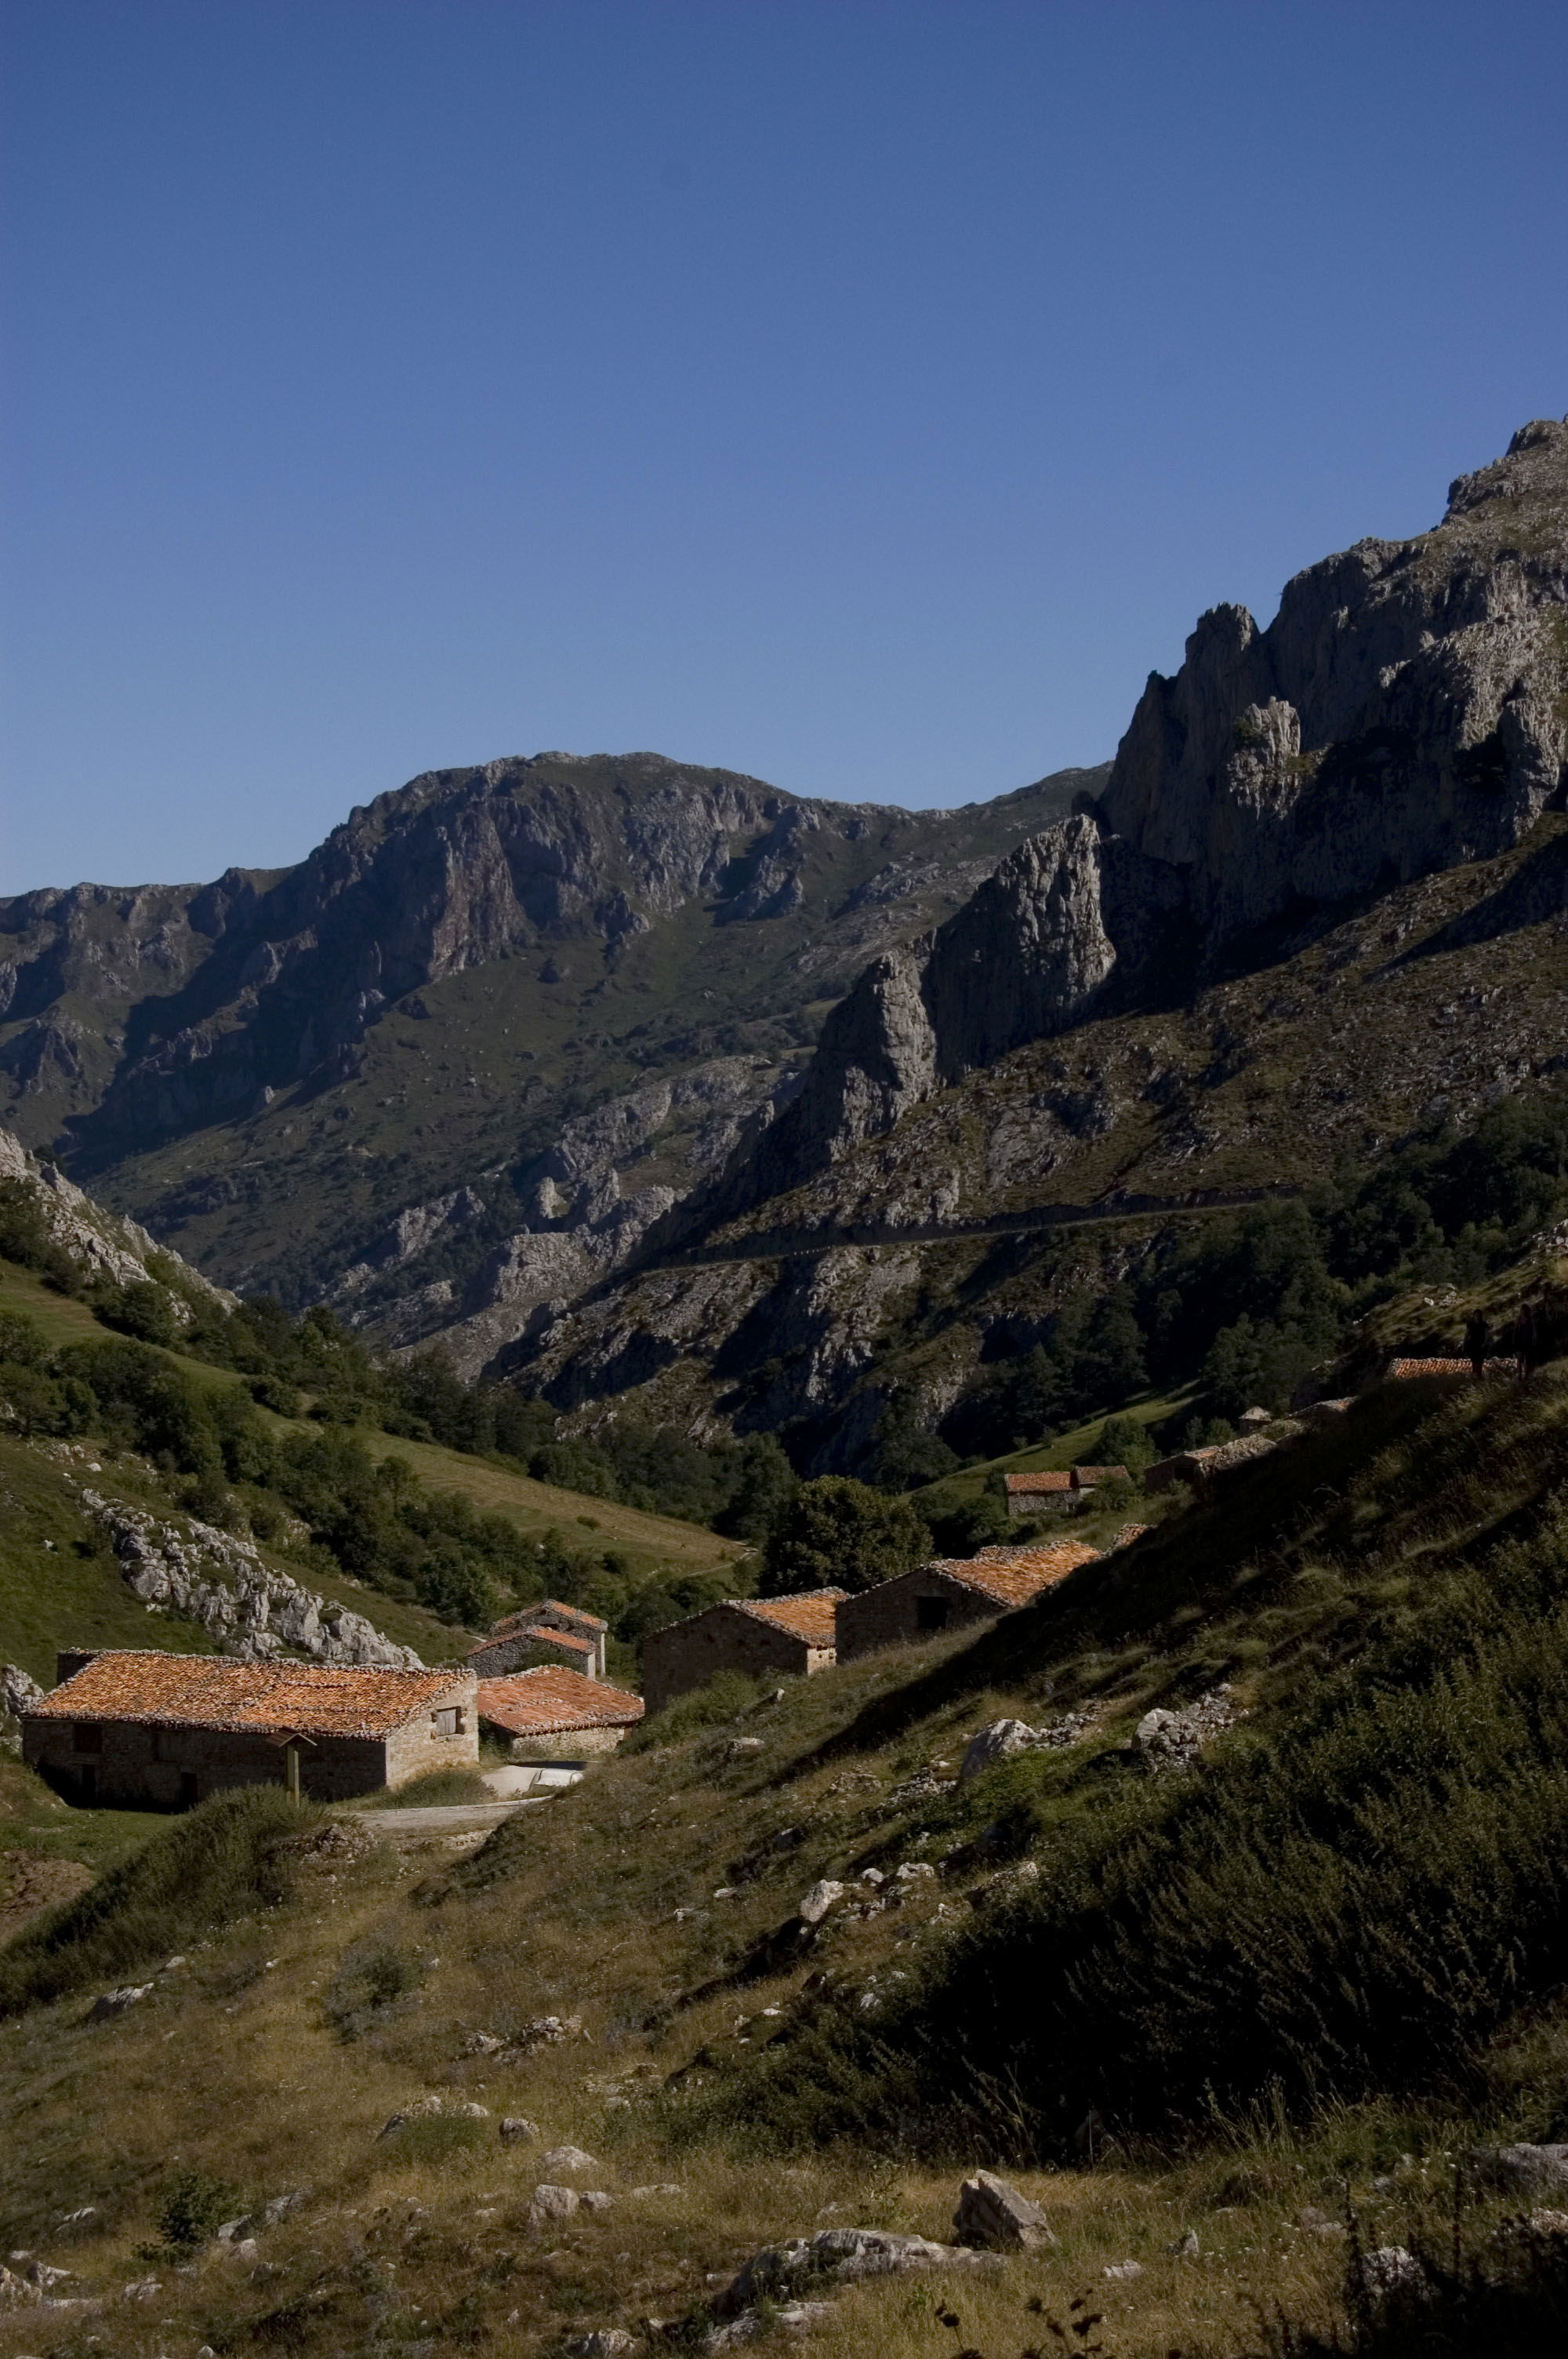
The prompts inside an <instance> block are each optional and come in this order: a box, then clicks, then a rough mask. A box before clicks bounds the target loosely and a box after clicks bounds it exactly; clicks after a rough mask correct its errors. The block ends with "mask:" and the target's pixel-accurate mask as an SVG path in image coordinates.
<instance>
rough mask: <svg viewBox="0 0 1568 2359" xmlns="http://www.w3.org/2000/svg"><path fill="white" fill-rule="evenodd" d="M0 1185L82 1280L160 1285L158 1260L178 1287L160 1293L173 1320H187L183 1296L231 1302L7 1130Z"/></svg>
mask: <svg viewBox="0 0 1568 2359" xmlns="http://www.w3.org/2000/svg"><path fill="white" fill-rule="evenodd" d="M0 1180H12V1181H14V1182H16V1184H17V1185H18V1186H19V1187H21V1188H23V1189H25V1190H26V1191H27V1195H28V1196H29V1197H30V1198H31V1200H32V1201H33V1203H34V1204H35V1205H36V1207H37V1209H38V1214H39V1217H40V1219H41V1220H42V1223H43V1225H44V1227H45V1229H46V1230H47V1231H48V1232H49V1235H50V1236H51V1237H52V1238H53V1240H54V1242H55V1244H56V1245H59V1248H60V1250H61V1251H62V1252H63V1253H64V1254H66V1255H67V1256H69V1257H70V1260H71V1261H73V1262H74V1263H75V1264H76V1266H77V1267H78V1268H79V1269H80V1270H81V1273H82V1275H83V1277H87V1278H89V1279H92V1278H107V1279H108V1280H110V1281H111V1283H112V1284H114V1285H116V1286H132V1285H138V1284H144V1283H151V1284H153V1285H155V1286H164V1285H165V1278H164V1276H163V1274H162V1273H161V1272H160V1270H159V1268H158V1262H159V1260H160V1258H161V1260H162V1262H163V1265H164V1268H165V1269H166V1270H167V1269H168V1268H170V1267H172V1269H173V1271H174V1273H175V1275H176V1277H177V1278H178V1285H176V1286H175V1287H172V1288H166V1290H167V1291H168V1295H169V1300H170V1304H171V1307H172V1309H173V1310H174V1313H175V1316H176V1318H177V1319H178V1320H180V1321H186V1320H188V1319H189V1316H190V1311H189V1300H188V1299H186V1298H189V1297H192V1296H194V1297H196V1298H201V1297H205V1298H206V1299H208V1300H209V1301H211V1302H213V1303H222V1304H223V1305H225V1306H228V1305H231V1304H232V1301H233V1299H234V1298H233V1296H232V1294H226V1293H225V1292H224V1291H223V1289H222V1288H221V1287H216V1286H212V1285H210V1284H209V1283H208V1281H207V1279H206V1278H204V1277H201V1275H200V1272H199V1271H197V1270H194V1269H192V1268H191V1267H190V1266H189V1263H187V1262H183V1261H181V1260H180V1257H179V1256H178V1254H173V1253H170V1252H168V1249H167V1247H165V1246H162V1245H159V1244H158V1243H157V1239H156V1238H154V1237H150V1236H149V1235H148V1234H147V1233H146V1229H144V1228H143V1227H142V1226H141V1225H140V1223H137V1222H135V1221H132V1220H127V1219H126V1218H124V1215H123V1214H120V1213H117V1212H106V1211H105V1210H104V1208H103V1205H102V1204H95V1203H94V1202H93V1201H92V1197H91V1196H85V1195H83V1193H82V1191H81V1189H80V1188H77V1187H74V1186H73V1185H72V1184H71V1182H70V1180H67V1179H66V1178H65V1176H64V1174H63V1173H62V1172H60V1171H58V1170H57V1169H55V1167H54V1165H53V1164H52V1163H49V1162H45V1161H42V1160H40V1158H38V1157H37V1156H33V1155H29V1154H28V1152H27V1148H26V1147H24V1146H23V1145H22V1142H21V1140H20V1139H19V1138H16V1137H14V1136H12V1134H11V1132H10V1131H8V1130H0Z"/></svg>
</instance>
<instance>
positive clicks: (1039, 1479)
mask: <svg viewBox="0 0 1568 2359" xmlns="http://www.w3.org/2000/svg"><path fill="white" fill-rule="evenodd" d="M1117 1477H1119V1478H1120V1479H1121V1481H1122V1482H1124V1483H1125V1482H1126V1480H1127V1469H1126V1467H1125V1466H1074V1467H1071V1468H1069V1469H1068V1471H1067V1472H1066V1473H1044V1474H1004V1475H1003V1476H1002V1478H1001V1479H1002V1481H1003V1483H1004V1484H1006V1485H1007V1495H1008V1497H1009V1498H1010V1499H1031V1498H1033V1497H1034V1495H1035V1494H1036V1493H1037V1492H1060V1491H1092V1490H1093V1488H1094V1486H1095V1484H1097V1483H1109V1482H1112V1481H1114V1480H1115V1479H1116V1478H1117Z"/></svg>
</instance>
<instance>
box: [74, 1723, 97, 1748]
mask: <svg viewBox="0 0 1568 2359" xmlns="http://www.w3.org/2000/svg"><path fill="white" fill-rule="evenodd" d="M74 1742H75V1745H76V1749H77V1751H78V1752H79V1753H102V1752H103V1723H102V1722H101V1721H96V1720H79V1721H78V1722H77V1723H76V1734H75V1738H74Z"/></svg>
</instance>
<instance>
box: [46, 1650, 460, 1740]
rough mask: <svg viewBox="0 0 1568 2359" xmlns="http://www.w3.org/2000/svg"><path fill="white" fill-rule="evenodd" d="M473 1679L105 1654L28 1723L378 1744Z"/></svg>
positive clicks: (454, 1674)
mask: <svg viewBox="0 0 1568 2359" xmlns="http://www.w3.org/2000/svg"><path fill="white" fill-rule="evenodd" d="M471 1678H472V1673H471V1672H469V1671H462V1670H457V1669H448V1670H444V1671H380V1670H334V1669H327V1668H326V1667H325V1666H323V1665H321V1664H319V1663H231V1662H224V1661H221V1660H219V1659H218V1658H216V1657H214V1656H211V1655H158V1654H153V1653H151V1652H150V1651H149V1652H147V1653H145V1654H143V1653H139V1652H132V1651H127V1652H124V1653H120V1652H109V1653H104V1654H102V1655H94V1656H93V1658H92V1661H91V1662H88V1663H86V1664H84V1665H83V1666H82V1668H81V1670H80V1671H78V1672H76V1673H75V1674H74V1676H73V1677H72V1678H70V1679H69V1680H63V1681H62V1682H61V1684H60V1685H59V1687H58V1688H55V1689H53V1690H51V1691H50V1692H49V1694H48V1695H47V1696H45V1697H44V1698H43V1700H42V1701H41V1702H39V1703H37V1704H35V1705H34V1706H33V1709H32V1711H31V1712H29V1713H28V1715H27V1717H28V1718H29V1719H35V1718H36V1719H42V1720H129V1721H137V1722H153V1723H159V1724H161V1725H165V1726H174V1727H179V1728H223V1729H231V1730H236V1731H237V1730H245V1729H254V1730H261V1731H264V1732H268V1733H276V1734H287V1732H288V1731H290V1730H295V1729H297V1731H298V1732H299V1734H301V1735H305V1736H387V1735H390V1734H391V1733H392V1731H393V1730H394V1729H395V1728H401V1727H402V1726H403V1725H404V1723H406V1722H407V1721H410V1720H413V1719H415V1718H416V1716H417V1715H418V1714H419V1713H420V1712H430V1711H432V1710H434V1708H435V1707H436V1705H438V1703H441V1702H443V1701H446V1700H447V1699H448V1698H449V1697H450V1696H451V1695H452V1694H453V1692H454V1690H458V1691H460V1693H464V1694H470V1693H471V1692H472V1690H471V1688H470V1684H469V1683H470V1680H471Z"/></svg>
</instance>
